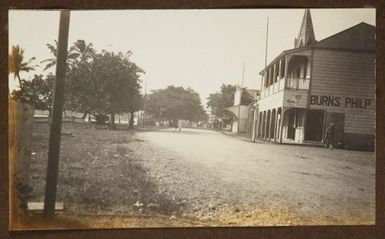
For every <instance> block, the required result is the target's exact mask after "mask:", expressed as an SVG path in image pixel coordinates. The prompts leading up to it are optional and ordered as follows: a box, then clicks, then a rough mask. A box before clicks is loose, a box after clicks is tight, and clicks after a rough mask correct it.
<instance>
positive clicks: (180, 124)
mask: <svg viewBox="0 0 385 239" xmlns="http://www.w3.org/2000/svg"><path fill="white" fill-rule="evenodd" d="M182 123H183V122H182V120H178V130H179V132H180V131H182Z"/></svg>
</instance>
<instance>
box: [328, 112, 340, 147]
mask: <svg viewBox="0 0 385 239" xmlns="http://www.w3.org/2000/svg"><path fill="white" fill-rule="evenodd" d="M330 123H334V139H333V144H334V145H335V147H337V148H338V147H343V145H344V127H345V114H344V113H333V112H326V113H325V124H324V131H323V132H325V130H326V128H327V127H328V126H329V125H330Z"/></svg>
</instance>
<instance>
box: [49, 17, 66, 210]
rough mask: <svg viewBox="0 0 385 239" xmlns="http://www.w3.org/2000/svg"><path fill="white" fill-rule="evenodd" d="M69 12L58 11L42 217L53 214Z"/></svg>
mask: <svg viewBox="0 0 385 239" xmlns="http://www.w3.org/2000/svg"><path fill="white" fill-rule="evenodd" d="M69 22H70V11H68V10H62V11H60V23H59V37H58V54H57V64H56V78H55V89H54V99H53V110H52V123H51V128H50V134H49V148H48V165H47V176H46V187H45V198H44V215H46V216H52V215H54V214H55V202H56V188H57V179H58V172H59V156H60V136H61V124H62V117H63V116H62V113H63V105H64V83H65V81H64V80H65V73H66V67H67V47H68V31H69Z"/></svg>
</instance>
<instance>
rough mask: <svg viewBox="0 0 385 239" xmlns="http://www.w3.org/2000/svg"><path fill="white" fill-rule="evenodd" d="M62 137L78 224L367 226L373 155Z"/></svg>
mask: <svg viewBox="0 0 385 239" xmlns="http://www.w3.org/2000/svg"><path fill="white" fill-rule="evenodd" d="M47 129H48V128H47V125H46V124H44V123H38V124H35V126H34V141H33V142H34V143H33V151H34V152H35V154H34V155H33V157H32V160H33V161H32V175H31V185H32V186H33V193H34V197H33V201H43V198H44V186H45V185H44V180H45V167H46V160H47V140H48V136H47V135H48V134H47V133H48V132H47ZM63 131H64V132H65V131H71V132H72V134H73V136H62V150H61V151H62V154H61V155H62V156H61V162H60V177H59V186H58V197H57V198H58V201H64V203H65V212H64V213H62V216H64V217H70V218H79V219H81V220H82V223H81V225H82V227H83V226H85V227H138V226H139V227H146V226H148V227H154V226H166V227H167V226H189V225H190V226H229V225H230V226H256V225H257V226H260V225H309V224H312V225H319V224H340V225H341V224H373V223H374V209H375V204H374V198H375V194H374V192H375V189H374V186H375V183H374V182H375V167H374V165H375V160H374V157H375V156H374V153H370V152H355V151H346V150H327V149H323V148H315V147H303V146H289V145H276V144H266V143H249V142H245V141H242V140H239V139H236V138H233V137H230V136H226V135H223V134H220V133H219V132H214V131H207V130H190V129H184V130H183V131H182V132H181V133H178V132H176V131H173V130H172V129H170V130H150V131H139V132H133V131H127V130H125V129H120V130H113V131H112V130H107V129H103V128H95V127H94V126H91V125H85V124H75V125H74V126H72V125H71V124H65V125H64V128H63ZM76 215H78V216H76ZM85 215H86V216H85ZM87 215H88V216H87ZM59 216H60V215H59ZM29 221H31V220H29ZM32 221H33V220H32ZM79 225H80V224H79ZM28 226H31V223H29V224H28V223H24V225H22V227H28ZM68 227H79V226H76V225H72V226H71V225H70V226H68Z"/></svg>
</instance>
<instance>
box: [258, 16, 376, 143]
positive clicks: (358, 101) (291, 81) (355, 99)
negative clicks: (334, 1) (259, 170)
mask: <svg viewBox="0 0 385 239" xmlns="http://www.w3.org/2000/svg"><path fill="white" fill-rule="evenodd" d="M374 36H375V27H374V26H371V25H369V24H366V23H360V24H357V25H355V26H353V27H351V28H349V29H346V30H344V31H342V32H339V33H337V34H335V35H333V36H330V37H328V38H325V39H323V40H321V41H316V40H315V37H314V31H313V25H312V22H311V16H310V11H309V10H305V15H304V18H303V22H302V25H301V30H300V33H299V35H298V38H297V39H296V41H295V48H294V49H290V50H286V51H284V52H282V53H281V54H280V55H279V56H277V57H276V58H275V59H274V60H273V61H272V62H271V63H270V64H269V65H267V67H266V68H265V69H263V70H262V71H261V72H260V74H261V76H262V80H261V99H260V102H259V115H258V117H257V119H256V121H255V122H254V123H255V130H256V132H255V135H256V137H258V138H261V139H264V140H271V141H274V142H281V143H286V142H292V143H320V144H321V143H322V142H323V139H324V135H325V130H326V128H327V127H328V126H329V125H330V123H333V124H334V128H335V136H334V144H335V145H336V146H338V147H345V148H352V149H370V150H373V148H374V140H375V109H376V106H375V37H374Z"/></svg>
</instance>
